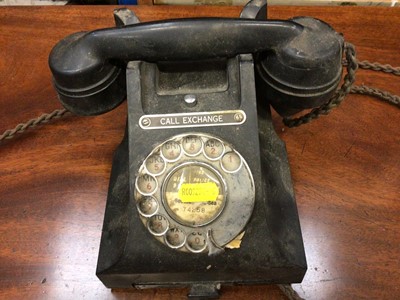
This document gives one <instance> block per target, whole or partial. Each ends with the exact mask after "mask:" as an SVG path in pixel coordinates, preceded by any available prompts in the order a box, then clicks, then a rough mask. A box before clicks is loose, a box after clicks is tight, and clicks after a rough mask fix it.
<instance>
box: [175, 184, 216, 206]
mask: <svg viewBox="0 0 400 300" xmlns="http://www.w3.org/2000/svg"><path fill="white" fill-rule="evenodd" d="M178 195H179V199H181V201H182V202H207V201H216V200H217V197H218V195H219V188H218V186H217V184H216V183H215V182H204V183H182V184H181V186H180V188H179V192H178Z"/></svg>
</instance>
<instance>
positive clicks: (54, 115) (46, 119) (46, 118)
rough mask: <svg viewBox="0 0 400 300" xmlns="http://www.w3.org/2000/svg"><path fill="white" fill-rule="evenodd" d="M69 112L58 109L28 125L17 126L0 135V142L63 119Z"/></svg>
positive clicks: (33, 120) (29, 122)
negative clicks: (32, 128)
mask: <svg viewBox="0 0 400 300" xmlns="http://www.w3.org/2000/svg"><path fill="white" fill-rule="evenodd" d="M68 112H69V111H68V110H66V109H65V108H64V109H56V110H55V111H53V112H52V113H50V114H43V115H41V116H40V117H38V118H35V119H31V120H29V121H28V122H26V123H21V124H18V125H17V126H15V128H14V129H9V130H6V131H4V133H3V134H2V135H0V142H1V141H3V140H5V139H12V138H13V137H14V136H15V135H16V134H17V133H22V132H24V131H26V130H27V129H28V128H31V127H35V126H37V125H41V124H45V123H47V122H49V121H50V120H52V119H58V118H61V117H63V116H64V115H65V114H66V113H68Z"/></svg>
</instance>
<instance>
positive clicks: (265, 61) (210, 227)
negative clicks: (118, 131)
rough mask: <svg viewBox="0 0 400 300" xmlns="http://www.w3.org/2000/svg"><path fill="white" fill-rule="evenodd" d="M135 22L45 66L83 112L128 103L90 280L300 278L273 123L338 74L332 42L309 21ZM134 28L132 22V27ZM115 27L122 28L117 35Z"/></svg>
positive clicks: (327, 92) (311, 102)
mask: <svg viewBox="0 0 400 300" xmlns="http://www.w3.org/2000/svg"><path fill="white" fill-rule="evenodd" d="M265 13H266V4H265V3H264V2H263V1H258V0H255V1H252V2H250V3H249V4H248V5H247V6H246V7H245V8H244V10H243V12H242V14H241V18H240V19H215V18H206V19H183V20H169V21H160V22H151V23H144V24H140V23H138V20H137V18H136V17H135V16H134V15H133V14H132V13H131V12H129V11H127V10H121V11H119V12H117V13H116V19H117V24H118V25H120V28H110V29H102V30H96V31H92V32H89V33H85V32H84V33H76V34H73V35H71V36H69V37H67V38H65V39H63V40H62V41H60V42H59V43H58V44H57V45H56V46H55V47H54V49H53V50H52V52H51V54H50V58H49V64H50V68H51V70H52V73H53V77H54V85H55V87H56V89H57V92H58V94H59V97H60V100H61V102H62V103H63V105H64V106H65V107H66V108H67V109H69V110H71V111H72V112H75V113H77V114H81V115H96V114H101V113H104V112H107V111H109V110H111V109H113V108H114V107H116V106H117V105H119V104H120V103H121V102H122V101H123V100H124V99H125V96H126V95H127V99H128V120H127V127H126V133H125V137H124V139H123V141H122V143H121V145H120V146H119V147H118V149H117V151H116V154H115V157H114V161H113V168H112V173H111V179H110V187H109V194H108V200H107V206H106V213H105V219H104V225H103V233H102V238H101V245H100V253H99V260H98V265H97V275H98V277H99V278H100V279H101V280H102V282H103V283H104V284H105V285H106V286H108V287H113V288H129V287H136V288H145V287H159V286H181V285H183V286H188V285H189V286H191V287H192V290H191V292H190V295H191V296H193V297H197V296H201V297H203V296H204V297H210V296H215V295H216V290H217V287H218V286H219V285H220V284H260V283H293V282H300V281H301V280H302V278H303V276H304V274H305V272H306V269H307V264H306V259H305V254H304V247H303V241H302V237H301V230H300V225H299V220H298V214H297V208H296V203H295V199H294V194H293V190H292V184H291V179H290V171H289V166H288V162H287V157H286V150H285V146H284V144H283V142H282V141H280V140H279V138H278V137H277V135H276V133H275V131H274V129H273V127H272V122H271V114H270V108H269V105H272V106H273V107H274V108H275V110H276V111H277V112H278V113H279V114H281V115H283V116H291V115H293V114H295V113H297V112H299V111H301V110H303V109H306V108H312V107H317V106H319V105H321V104H323V103H325V102H326V101H327V99H329V98H330V97H331V96H332V94H333V93H334V92H335V91H336V88H337V86H338V85H339V82H340V80H341V76H342V65H341V60H342V51H343V44H344V41H343V38H342V36H341V35H339V34H338V33H336V32H335V31H334V30H333V29H332V28H331V27H330V26H329V25H328V24H326V23H324V22H322V21H320V20H316V19H313V18H308V17H297V18H294V19H291V20H289V21H265V20H264V19H265ZM134 23H137V24H134ZM125 25H127V26H125Z"/></svg>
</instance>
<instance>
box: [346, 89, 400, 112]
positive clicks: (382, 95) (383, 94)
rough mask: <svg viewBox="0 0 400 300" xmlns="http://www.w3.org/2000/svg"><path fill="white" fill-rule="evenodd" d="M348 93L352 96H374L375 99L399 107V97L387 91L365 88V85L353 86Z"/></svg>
mask: <svg viewBox="0 0 400 300" xmlns="http://www.w3.org/2000/svg"><path fill="white" fill-rule="evenodd" d="M350 93H352V94H361V95H369V96H374V97H376V98H379V99H381V100H384V101H386V102H389V103H391V104H393V105H396V106H399V107H400V97H399V96H397V95H393V94H391V93H389V92H387V91H384V90H380V89H377V88H373V87H369V86H365V85H361V86H358V85H354V86H353V87H352V88H351V90H350Z"/></svg>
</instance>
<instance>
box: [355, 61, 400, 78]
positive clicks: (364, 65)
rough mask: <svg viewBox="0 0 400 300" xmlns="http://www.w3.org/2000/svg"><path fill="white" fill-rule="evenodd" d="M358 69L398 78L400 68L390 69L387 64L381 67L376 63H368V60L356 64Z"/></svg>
mask: <svg viewBox="0 0 400 300" xmlns="http://www.w3.org/2000/svg"><path fill="white" fill-rule="evenodd" d="M358 67H359V68H360V69H364V70H372V71H381V72H384V73H389V74H393V75H396V76H400V67H392V66H391V65H389V64H386V65H382V64H380V63H377V62H373V63H372V62H369V61H368V60H363V61H359V62H358Z"/></svg>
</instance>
